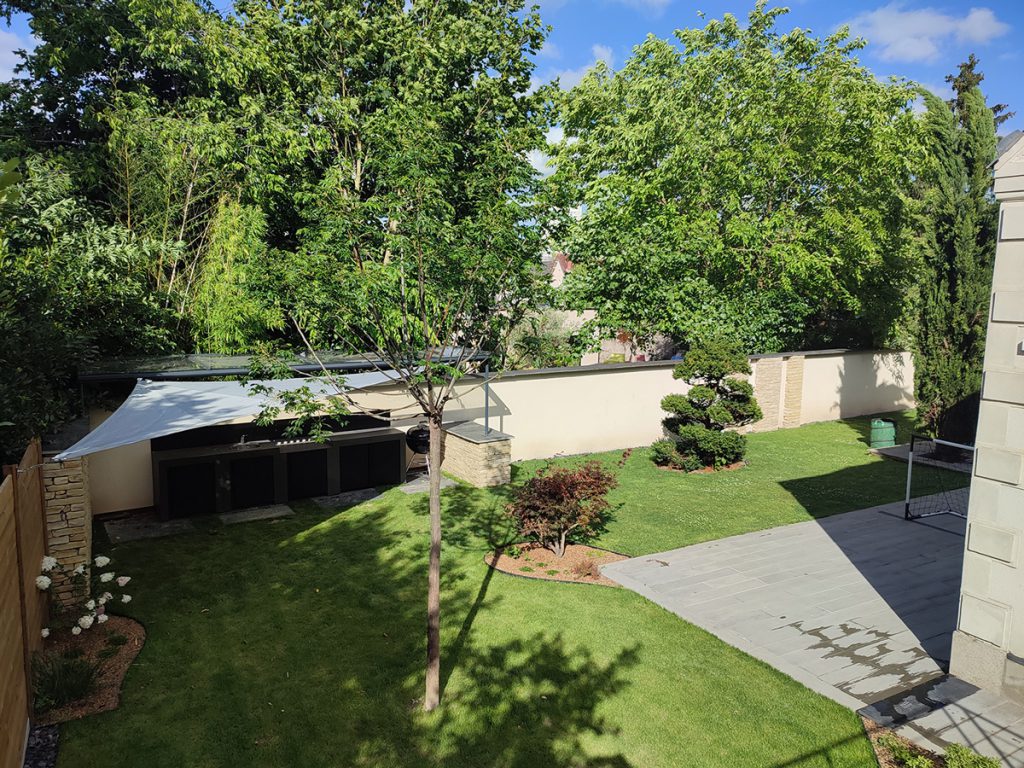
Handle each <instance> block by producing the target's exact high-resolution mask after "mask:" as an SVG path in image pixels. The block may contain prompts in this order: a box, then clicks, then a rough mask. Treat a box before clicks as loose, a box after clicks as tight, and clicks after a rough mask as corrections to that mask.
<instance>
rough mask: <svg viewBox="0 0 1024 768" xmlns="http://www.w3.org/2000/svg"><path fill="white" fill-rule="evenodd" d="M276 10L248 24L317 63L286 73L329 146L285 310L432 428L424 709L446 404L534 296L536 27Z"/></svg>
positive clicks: (434, 0) (430, 10) (500, 6)
mask: <svg viewBox="0 0 1024 768" xmlns="http://www.w3.org/2000/svg"><path fill="white" fill-rule="evenodd" d="M284 5H285V6H286V8H285V9H284V10H281V11H280V19H277V17H275V18H274V19H268V18H264V17H261V24H264V27H263V28H264V29H268V28H272V24H277V28H276V31H272V32H271V33H269V34H271V35H276V36H279V37H288V38H289V39H290V40H291V45H292V48H293V49H294V50H296V51H297V54H296V56H297V58H298V59H300V60H311V61H315V62H316V66H311V65H308V64H301V62H300V64H297V65H296V66H295V67H293V68H290V71H291V72H292V75H291V76H292V77H293V78H294V79H295V81H296V82H295V83H294V84H292V85H291V86H289V90H290V91H291V93H293V94H297V96H298V97H300V98H303V99H309V101H310V107H309V111H310V113H312V114H316V115H319V116H321V120H320V122H319V124H318V125H317V126H316V128H315V131H313V133H312V135H311V140H313V141H316V142H320V141H323V142H324V143H325V146H328V147H330V148H331V151H330V153H329V155H328V156H327V159H328V161H329V163H328V166H327V167H326V168H325V170H324V172H323V175H322V181H321V182H320V183H318V184H317V185H316V186H315V188H313V189H311V190H310V193H309V195H308V208H307V210H306V216H307V223H306V225H305V227H304V228H303V230H302V232H301V242H300V249H299V251H298V252H297V253H296V255H295V257H294V259H293V260H292V263H291V264H290V265H289V267H288V269H287V270H286V271H287V273H288V275H289V290H290V292H291V296H290V297H289V301H290V303H291V306H292V307H293V309H292V310H291V314H292V317H293V320H294V322H295V324H296V326H297V327H298V328H300V329H301V330H302V333H303V336H304V338H306V339H307V341H308V343H309V345H310V346H311V347H318V346H323V345H327V344H330V345H334V344H336V343H338V342H341V343H345V344H347V345H348V346H350V347H357V348H358V347H361V348H362V349H364V350H366V351H368V352H369V353H370V354H371V356H373V357H374V358H376V359H377V360H378V361H379V362H380V364H381V367H382V368H385V367H386V368H388V369H391V370H393V371H395V372H396V375H397V376H398V377H399V379H400V381H401V383H402V384H403V385H404V387H405V388H406V389H407V391H408V393H409V396H410V398H411V399H412V400H413V401H414V402H415V404H416V407H417V408H418V409H419V411H420V412H421V413H422V414H423V416H424V417H425V419H426V421H427V423H428V425H429V429H430V453H429V459H430V498H429V505H430V552H429V570H428V579H427V581H428V589H427V593H428V596H427V668H426V688H425V696H424V702H423V704H424V708H425V709H427V710H432V709H434V708H435V707H436V706H437V705H438V703H439V700H440V680H441V676H440V654H441V647H440V611H441V597H440V583H441V539H442V520H441V497H440V480H441V476H440V470H441V465H442V461H443V452H442V440H443V429H444V418H445V416H444V414H445V408H446V406H447V404H448V402H449V401H450V400H451V398H452V396H453V394H454V392H455V387H456V384H457V383H458V382H459V380H460V379H462V378H463V377H464V376H466V375H467V374H470V373H472V372H474V371H476V370H478V369H479V368H480V364H481V355H480V353H481V352H487V351H490V350H493V349H495V348H496V347H499V346H500V345H501V344H503V343H504V341H505V340H506V339H507V336H508V334H509V332H510V331H511V329H512V328H514V327H515V325H516V324H517V323H518V322H519V321H520V320H521V319H522V317H523V316H524V314H525V312H526V311H527V310H528V309H531V308H533V307H534V305H535V304H536V301H535V297H536V296H537V295H538V292H539V291H540V289H541V287H542V285H543V277H542V271H541V268H540V256H539V254H540V253H541V228H540V226H539V224H538V222H540V221H543V220H544V216H542V215H541V214H540V211H539V210H538V209H537V208H536V207H535V206H534V204H533V200H534V199H535V197H534V194H533V192H534V189H533V187H534V185H535V184H536V182H537V179H536V173H535V171H534V170H533V168H532V166H531V165H530V163H529V161H528V157H527V155H528V153H529V151H530V150H532V149H537V148H540V147H542V146H543V145H544V129H545V127H546V110H545V109H544V105H545V99H546V92H545V89H540V90H534V89H532V88H531V74H532V71H533V64H532V61H531V60H530V55H531V54H532V53H535V52H536V51H537V50H539V49H540V47H541V45H542V43H543V39H544V34H545V29H544V27H543V25H542V24H541V22H540V19H539V17H538V16H537V14H536V13H535V12H524V10H523V5H524V3H523V0H477V1H473V2H470V1H468V0H431V1H430V2H425V1H424V2H417V1H413V2H408V1H405V2H400V1H399V0H394V2H386V3H374V4H366V3H362V2H344V3H340V4H339V3H337V2H323V3H321V2H320V1H319V0H300V1H293V2H286V3H285V4H284ZM253 12H254V13H257V12H258V13H264V14H270V13H271V12H270V11H257V10H255V9H254V11H253ZM307 21H308V23H306V22H307ZM310 51H316V52H317V56H315V57H313V56H309V52H310ZM407 415H408V413H407Z"/></svg>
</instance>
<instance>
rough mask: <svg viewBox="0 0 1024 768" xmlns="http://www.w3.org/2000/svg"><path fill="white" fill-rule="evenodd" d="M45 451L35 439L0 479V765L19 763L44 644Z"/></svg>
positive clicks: (16, 766)
mask: <svg viewBox="0 0 1024 768" xmlns="http://www.w3.org/2000/svg"><path fill="white" fill-rule="evenodd" d="M42 460H43V459H42V452H41V450H40V446H39V441H38V440H34V441H33V442H32V443H31V444H30V445H29V447H28V449H27V450H26V451H25V455H24V457H23V458H22V460H21V461H20V462H19V463H18V464H16V465H10V466H6V467H4V475H5V477H4V478H3V483H2V484H0V768H19V766H21V763H22V759H23V756H24V749H25V738H26V736H27V733H28V724H29V719H30V717H31V713H32V679H31V675H32V666H31V662H32V654H33V653H35V652H36V651H38V650H40V649H41V648H42V643H43V639H42V635H41V634H40V631H41V630H42V628H43V627H44V626H46V622H47V603H46V593H44V592H41V591H40V590H38V589H37V588H36V585H35V580H36V576H38V575H39V564H40V561H41V560H42V558H43V555H45V554H46V515H45V512H44V504H43V479H42V470H41V467H40V465H41V464H42Z"/></svg>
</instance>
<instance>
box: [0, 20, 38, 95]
mask: <svg viewBox="0 0 1024 768" xmlns="http://www.w3.org/2000/svg"><path fill="white" fill-rule="evenodd" d="M34 47H35V46H34V45H33V44H32V43H28V42H25V41H24V40H22V39H21V38H20V37H18V35H16V34H14V33H13V32H9V31H7V30H6V29H0V82H6V81H7V80H10V79H11V78H12V77H14V67H15V65H16V64H19V63H21V57H20V56H18V55H17V54H16V53H15V51H17V50H19V49H22V48H23V49H25V50H31V49H32V48H34Z"/></svg>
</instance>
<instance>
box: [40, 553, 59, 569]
mask: <svg viewBox="0 0 1024 768" xmlns="http://www.w3.org/2000/svg"><path fill="white" fill-rule="evenodd" d="M56 567H57V558H56V557H50V556H49V555H46V556H45V557H44V558H43V563H42V565H40V566H39V570H41V571H44V572H46V571H52V570H53V569H54V568H56Z"/></svg>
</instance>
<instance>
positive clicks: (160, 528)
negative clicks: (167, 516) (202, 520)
mask: <svg viewBox="0 0 1024 768" xmlns="http://www.w3.org/2000/svg"><path fill="white" fill-rule="evenodd" d="M103 528H104V530H106V532H107V537H108V538H109V539H110V542H111V543H112V544H122V543H124V542H126V541H139V540H140V539H157V538H161V537H163V536H174V535H176V534H180V533H192V532H193V531H195V529H196V528H195V526H194V525H192V521H191V520H188V519H178V520H161V519H160V518H159V517H158V516H157V515H156V513H143V514H133V515H132V516H131V517H125V518H123V519H120V520H108V521H106V522H105V523H103Z"/></svg>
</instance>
